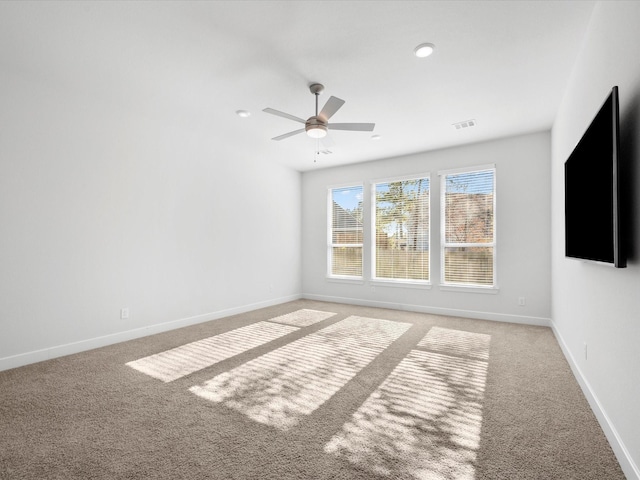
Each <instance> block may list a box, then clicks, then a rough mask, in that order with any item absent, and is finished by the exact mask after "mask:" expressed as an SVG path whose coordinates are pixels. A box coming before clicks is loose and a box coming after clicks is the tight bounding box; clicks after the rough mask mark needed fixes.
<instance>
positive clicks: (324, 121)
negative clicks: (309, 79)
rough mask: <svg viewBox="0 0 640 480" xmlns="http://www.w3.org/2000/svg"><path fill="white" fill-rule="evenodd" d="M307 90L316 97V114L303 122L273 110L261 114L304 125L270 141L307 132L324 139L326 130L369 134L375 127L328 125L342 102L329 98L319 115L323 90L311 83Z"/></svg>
mask: <svg viewBox="0 0 640 480" xmlns="http://www.w3.org/2000/svg"><path fill="white" fill-rule="evenodd" d="M309 90H311V93H312V94H314V95H315V96H316V114H315V115H314V116H312V117H309V118H308V119H307V120H304V119H302V118H300V117H296V116H295V115H289V114H288V113H284V112H281V111H279V110H274V109H273V108H265V109H264V110H263V112H267V113H270V114H272V115H277V116H279V117H284V118H288V119H289V120H293V121H295V122H298V123H302V124H304V128H300V129H298V130H294V131H293V132H289V133H285V134H284V135H279V136H277V137H273V138H272V139H271V140H277V141H279V140H284V139H285V138H289V137H292V136H293V135H297V134H299V133H302V132H307V135H309V136H310V137H311V138H324V137H326V136H327V130H351V131H356V132H371V131H373V128H374V127H375V126H376V124H375V123H329V119H330V118H331V117H332V116H333V115H334V114H335V113H336V112H337V111H338V110H339V109H340V107H342V105H344V100H341V99H339V98H337V97H329V100H327V103H325V104H324V107H322V110H321V111H320V113H318V96H319V95H320V94H321V93H322V91H323V90H324V86H323V85H321V84H319V83H313V84H311V85H309Z"/></svg>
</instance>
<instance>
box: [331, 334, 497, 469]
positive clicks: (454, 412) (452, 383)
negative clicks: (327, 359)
mask: <svg viewBox="0 0 640 480" xmlns="http://www.w3.org/2000/svg"><path fill="white" fill-rule="evenodd" d="M434 328H436V327H434ZM432 330H433V329H432ZM443 330H447V329H441V328H438V330H436V331H435V332H434V335H433V336H432V337H431V338H433V337H442V336H444V334H448V333H450V332H443ZM451 332H454V333H452V335H453V336H454V337H455V335H456V333H455V332H456V331H451ZM464 333H468V332H464ZM471 335H479V334H471ZM427 336H428V335H427ZM483 337H488V336H486V335H483ZM489 338H490V337H489ZM467 340H470V339H469V338H467ZM476 340H477V342H479V343H484V342H485V341H486V339H485V338H483V339H476ZM472 343H473V342H472ZM453 345H454V347H453V348H452V350H453V352H452V353H454V354H455V355H456V356H451V355H444V354H442V353H436V352H425V351H421V350H412V351H411V352H410V353H409V354H408V355H407V356H406V357H405V358H404V359H403V360H402V361H401V362H400V363H399V364H398V366H397V367H396V368H395V369H394V370H393V372H391V374H390V375H389V376H388V377H387V378H386V379H385V381H384V382H383V383H382V384H381V385H380V387H378V389H377V390H376V391H375V392H373V393H372V394H371V395H370V396H369V398H368V399H367V400H365V402H364V403H363V404H362V405H361V406H360V408H359V409H358V410H357V411H356V413H355V414H354V415H353V416H352V418H351V420H350V421H349V422H347V423H346V424H345V425H344V426H343V428H342V430H341V431H340V432H338V433H337V434H336V435H334V437H333V438H331V440H330V441H329V442H328V443H327V444H326V445H325V452H327V453H331V454H334V455H337V456H339V457H341V458H344V459H345V460H347V461H349V462H350V463H352V464H354V465H357V466H358V467H360V468H362V469H365V470H367V471H370V472H372V473H375V474H377V475H382V476H385V477H391V478H406V479H430V480H431V479H433V480H453V479H469V480H472V479H473V478H474V477H475V469H474V463H475V461H476V456H477V450H478V448H479V444H480V431H481V427H482V400H483V397H484V388H485V384H486V377H487V365H488V364H487V362H486V361H483V360H479V359H476V358H462V357H461V356H460V349H459V348H457V347H456V346H455V345H456V342H453ZM440 347H441V345H438V348H440ZM487 347H488V343H487ZM471 352H472V355H476V354H477V351H476V349H471Z"/></svg>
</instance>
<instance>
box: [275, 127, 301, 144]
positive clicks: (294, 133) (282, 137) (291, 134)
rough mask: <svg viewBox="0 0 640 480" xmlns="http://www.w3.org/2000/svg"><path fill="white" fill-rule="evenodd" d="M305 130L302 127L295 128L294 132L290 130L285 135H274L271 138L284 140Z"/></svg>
mask: <svg viewBox="0 0 640 480" xmlns="http://www.w3.org/2000/svg"><path fill="white" fill-rule="evenodd" d="M302 132H304V128H301V129H299V130H294V131H293V132H289V133H285V134H283V135H279V136H277V137H273V138H272V139H271V140H276V141H278V140H284V139H285V138H289V137H293V136H294V135H297V134H299V133H302Z"/></svg>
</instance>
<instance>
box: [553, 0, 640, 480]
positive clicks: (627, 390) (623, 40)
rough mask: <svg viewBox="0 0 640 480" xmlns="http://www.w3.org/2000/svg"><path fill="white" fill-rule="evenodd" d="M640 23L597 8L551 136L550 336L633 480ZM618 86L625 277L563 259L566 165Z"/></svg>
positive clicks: (630, 10)
mask: <svg viewBox="0 0 640 480" xmlns="http://www.w3.org/2000/svg"><path fill="white" fill-rule="evenodd" d="M639 22H640V3H638V2H600V3H598V4H597V5H596V7H595V9H594V11H593V16H592V19H591V23H590V26H589V29H588V32H587V36H586V38H585V42H584V45H583V48H582V51H581V53H580V55H579V57H578V59H577V62H576V65H575V68H574V71H573V73H572V76H571V79H570V82H569V84H568V87H567V90H566V94H565V96H564V99H563V102H562V104H561V107H560V109H559V112H558V115H557V118H556V121H555V123H554V126H553V130H552V172H551V177H552V211H553V215H552V284H553V287H552V289H553V310H552V318H553V323H554V328H555V330H556V334H557V335H558V337H559V339H560V342H561V344H563V346H564V348H565V354H566V355H567V357H568V358H569V360H570V362H571V363H572V364H573V365H572V366H573V367H574V371H575V372H576V375H577V377H578V378H579V380H580V381H581V382H582V386H583V389H584V390H585V392H586V394H587V397H588V398H589V399H590V401H591V404H592V407H593V408H594V411H595V412H596V414H597V415H598V416H599V418H600V421H601V424H602V425H603V427H604V430H605V433H607V434H608V437H609V441H610V442H611V444H612V446H613V447H614V450H615V451H616V453H617V455H618V458H619V460H620V463H621V465H622V467H623V469H624V470H625V473H626V475H627V477H628V478H639V477H640V472H639V470H638V465H640V434H639V433H638V432H640V408H638V405H639V403H638V402H639V399H640V348H639V345H640V295H639V293H640V228H639V226H640V193H638V192H640V177H639V172H640V170H639V168H638V162H640V140H639V138H638V137H639V136H640V62H638V51H639V50H638V45H640V29H639V28H638V24H639ZM614 85H618V86H619V89H620V115H621V116H620V127H621V132H622V139H621V150H622V156H623V160H624V162H626V163H627V165H628V169H627V172H628V173H627V175H626V176H625V187H628V192H629V193H628V196H627V198H626V200H625V206H626V207H628V215H627V217H626V218H625V221H624V225H625V227H627V228H628V234H627V240H628V243H629V246H630V258H629V262H628V268H626V269H614V268H612V267H607V266H600V265H595V264H590V263H586V262H580V261H575V260H570V259H567V258H565V257H564V171H563V166H564V162H565V160H566V159H567V157H568V155H569V154H570V153H571V151H572V149H573V147H574V146H575V144H576V143H577V141H578V140H579V139H580V137H581V136H582V134H583V133H584V130H585V129H586V127H587V125H588V124H589V122H590V121H591V120H592V118H593V116H594V115H595V113H596V112H597V111H598V109H599V107H600V105H601V104H602V102H604V100H605V98H606V96H607V95H608V93H609V91H610V89H611V87H613V86H614ZM594 175H595V176H596V177H597V172H594ZM583 343H587V346H588V350H587V351H588V355H587V358H588V359H585V357H584V354H583Z"/></svg>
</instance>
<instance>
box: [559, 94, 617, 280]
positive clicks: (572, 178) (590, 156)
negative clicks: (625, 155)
mask: <svg viewBox="0 0 640 480" xmlns="http://www.w3.org/2000/svg"><path fill="white" fill-rule="evenodd" d="M619 153H620V134H619V106H618V87H613V89H612V90H611V93H610V94H609V96H608V97H607V99H606V100H605V102H604V104H603V105H602V107H601V108H600V110H599V111H598V113H597V114H596V116H595V118H594V119H593V121H592V122H591V124H590V125H589V128H587V130H586V132H585V133H584V135H583V136H582V138H581V139H580V141H579V142H578V144H577V145H576V147H575V149H574V150H573V152H572V153H571V155H570V156H569V158H568V159H567V161H566V162H565V164H564V182H565V255H566V256H567V257H571V258H578V259H582V260H590V261H594V262H601V263H605V264H610V265H613V266H615V267H618V268H623V267H626V266H627V260H626V256H625V253H624V249H623V241H622V235H621V231H620V228H621V194H620V193H621V192H620V161H619Z"/></svg>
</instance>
